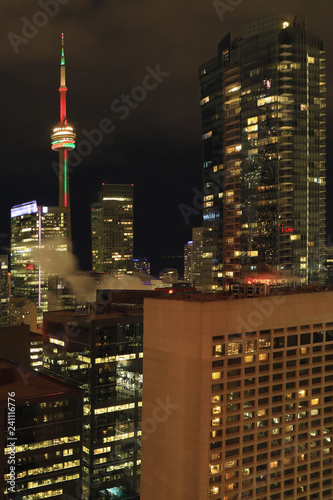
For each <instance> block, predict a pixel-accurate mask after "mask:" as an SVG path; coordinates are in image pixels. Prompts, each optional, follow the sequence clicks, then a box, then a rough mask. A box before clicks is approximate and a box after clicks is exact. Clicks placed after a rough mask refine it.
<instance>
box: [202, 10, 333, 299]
mask: <svg viewBox="0 0 333 500" xmlns="http://www.w3.org/2000/svg"><path fill="white" fill-rule="evenodd" d="M325 78H326V77H325V49H324V44H323V42H322V41H321V40H320V38H318V37H315V36H312V35H311V34H310V33H309V32H308V30H307V27H306V22H305V21H303V22H301V23H297V22H296V21H293V19H289V18H283V17H281V16H279V15H275V16H271V17H269V18H266V19H263V20H260V21H258V22H255V23H251V24H248V25H247V26H245V28H244V36H243V38H237V39H236V40H232V39H231V35H230V33H229V34H228V35H227V36H226V37H225V38H224V39H223V40H222V42H221V43H220V44H219V46H218V56H217V57H216V58H215V59H213V60H212V61H209V62H208V63H206V64H204V65H202V66H201V68H200V82H201V109H202V124H203V156H204V214H203V225H204V250H203V252H204V253H203V258H204V260H203V280H204V286H205V288H206V289H211V290H214V289H221V288H223V287H225V286H227V285H228V283H230V282H235V281H239V280H241V279H244V278H246V276H248V275H249V274H250V273H251V272H254V271H263V270H270V271H273V272H275V271H279V272H283V273H285V274H286V275H287V276H293V275H295V276H297V277H299V278H300V280H301V282H303V283H322V282H323V281H324V267H323V252H324V244H325V237H326V234H325V231H326V215H325V212H326V207H325V196H326V194H325V193H326V188H325V184H326V176H325V143H326V137H325V134H326V123H325V106H326V104H325V91H326V88H325Z"/></svg>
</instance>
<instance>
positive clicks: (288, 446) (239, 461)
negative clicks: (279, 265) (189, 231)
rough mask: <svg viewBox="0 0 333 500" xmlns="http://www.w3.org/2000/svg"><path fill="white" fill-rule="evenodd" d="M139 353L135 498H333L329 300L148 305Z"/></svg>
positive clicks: (316, 296)
mask: <svg viewBox="0 0 333 500" xmlns="http://www.w3.org/2000/svg"><path fill="white" fill-rule="evenodd" d="M322 289H324V287H322ZM259 291H260V289H259ZM143 350H144V358H145V361H144V365H143V368H144V371H143V379H144V390H143V402H142V409H143V414H142V466H141V496H140V498H141V500H156V499H158V500H169V499H172V500H184V499H185V498H186V499H200V500H210V499H214V500H221V499H223V500H238V499H241V498H242V499H243V498H249V499H250V498H251V499H254V498H255V499H257V500H282V499H283V498H290V499H299V500H301V499H302V500H310V499H311V500H312V499H318V500H321V499H325V498H327V499H329V498H333V483H332V456H333V455H332V454H333V395H332V394H333V389H332V357H333V354H332V353H333V291H319V292H318V291H317V292H314V291H312V293H311V289H307V288H306V289H304V292H303V293H291V292H290V291H288V292H286V293H280V295H275V296H274V295H271V296H266V297H258V298H243V299H242V298H239V299H236V298H235V297H233V296H232V297H231V296H228V292H226V293H225V295H223V293H222V294H221V295H220V294H217V293H215V294H212V293H210V294H194V295H192V296H191V295H187V296H185V297H184V298H179V299H178V300H177V299H175V298H174V297H172V300H168V299H166V298H164V299H160V298H147V299H146V300H145V330H144V347H143ZM170 478H172V479H171V480H170Z"/></svg>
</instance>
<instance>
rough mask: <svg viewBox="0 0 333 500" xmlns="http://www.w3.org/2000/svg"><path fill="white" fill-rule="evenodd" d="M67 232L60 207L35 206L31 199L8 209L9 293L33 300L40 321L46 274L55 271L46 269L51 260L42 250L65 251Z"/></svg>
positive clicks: (44, 308)
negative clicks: (9, 247)
mask: <svg viewBox="0 0 333 500" xmlns="http://www.w3.org/2000/svg"><path fill="white" fill-rule="evenodd" d="M66 234H67V232H66V226H65V212H64V209H62V208H59V207H45V206H38V205H37V202H36V201H32V202H29V203H24V204H23V205H17V206H15V207H13V208H12V210H11V274H12V295H13V296H14V297H27V298H28V299H30V300H32V301H33V302H35V303H36V304H37V307H38V310H37V314H38V319H39V321H40V320H41V317H42V313H43V311H47V310H48V307H49V302H50V300H51V297H50V293H51V291H50V289H49V288H50V287H49V278H50V275H52V274H53V275H54V274H55V272H51V271H50V269H49V267H50V266H51V268H54V263H52V262H49V263H48V254H46V253H45V252H46V251H47V250H51V251H53V250H55V251H57V252H67V246H68V245H67V238H66ZM50 255H51V254H50ZM48 264H50V266H49V265H48Z"/></svg>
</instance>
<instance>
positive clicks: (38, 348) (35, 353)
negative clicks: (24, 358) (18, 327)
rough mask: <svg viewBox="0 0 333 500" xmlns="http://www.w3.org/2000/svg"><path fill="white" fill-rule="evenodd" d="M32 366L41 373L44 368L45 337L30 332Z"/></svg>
mask: <svg viewBox="0 0 333 500" xmlns="http://www.w3.org/2000/svg"><path fill="white" fill-rule="evenodd" d="M29 340H30V366H31V368H33V369H34V370H37V371H40V370H42V368H43V346H44V336H43V335H42V333H34V332H30V336H29Z"/></svg>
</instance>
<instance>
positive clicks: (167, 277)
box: [160, 267, 178, 284]
mask: <svg viewBox="0 0 333 500" xmlns="http://www.w3.org/2000/svg"><path fill="white" fill-rule="evenodd" d="M160 279H161V280H162V283H170V284H172V283H177V281H178V271H177V269H174V268H169V267H166V268H164V269H162V271H161V272H160Z"/></svg>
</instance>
